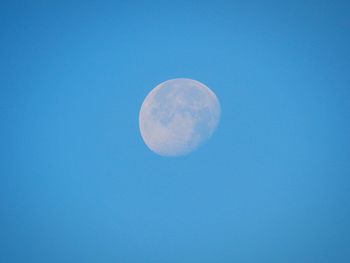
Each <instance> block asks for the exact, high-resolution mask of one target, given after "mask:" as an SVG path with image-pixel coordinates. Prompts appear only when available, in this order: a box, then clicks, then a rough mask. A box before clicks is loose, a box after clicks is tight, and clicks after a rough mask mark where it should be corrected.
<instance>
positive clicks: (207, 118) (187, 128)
mask: <svg viewBox="0 0 350 263" xmlns="http://www.w3.org/2000/svg"><path fill="white" fill-rule="evenodd" d="M219 119H220V104H219V101H218V99H217V97H216V96H215V94H214V92H212V91H211V90H210V89H209V88H208V87H206V86H205V85H204V84H202V83H200V82H198V81H196V80H192V79H185V78H179V79H171V80H168V81H165V82H163V83H161V84H159V85H158V86H157V87H155V88H154V89H153V90H152V91H151V92H150V93H149V94H148V95H147V97H146V98H145V100H144V102H143V104H142V106H141V110H140V115H139V126H140V131H141V136H142V139H143V140H144V142H145V144H146V145H147V146H148V148H150V149H151V150H152V151H153V152H155V153H157V154H159V155H162V156H179V155H185V154H188V153H190V152H192V151H194V150H195V149H197V148H198V146H199V145H201V144H202V143H203V142H205V141H206V140H208V139H209V138H210V137H211V135H212V134H213V132H214V131H215V129H216V127H217V125H218V123H219Z"/></svg>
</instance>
